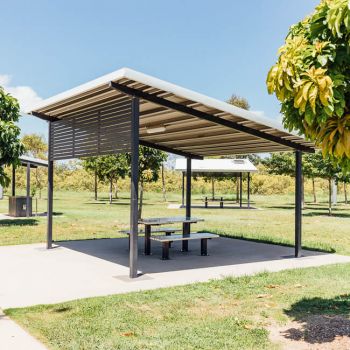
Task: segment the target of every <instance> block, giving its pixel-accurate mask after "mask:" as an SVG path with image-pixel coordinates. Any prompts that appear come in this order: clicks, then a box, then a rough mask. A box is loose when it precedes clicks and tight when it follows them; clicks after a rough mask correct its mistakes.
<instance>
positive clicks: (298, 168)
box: [295, 151, 303, 258]
mask: <svg viewBox="0 0 350 350" xmlns="http://www.w3.org/2000/svg"><path fill="white" fill-rule="evenodd" d="M302 176H303V175H302V152H301V151H296V152H295V257H296V258H298V257H300V256H301V230H302Z"/></svg>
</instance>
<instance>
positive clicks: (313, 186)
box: [312, 177, 317, 204]
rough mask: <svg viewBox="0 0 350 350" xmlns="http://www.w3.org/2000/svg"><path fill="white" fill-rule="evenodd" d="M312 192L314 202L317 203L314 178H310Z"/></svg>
mask: <svg viewBox="0 0 350 350" xmlns="http://www.w3.org/2000/svg"><path fill="white" fill-rule="evenodd" d="M312 193H313V195H314V203H315V204H316V203H317V197H316V186H315V178H314V177H313V178H312Z"/></svg>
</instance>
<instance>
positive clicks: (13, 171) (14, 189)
mask: <svg viewBox="0 0 350 350" xmlns="http://www.w3.org/2000/svg"><path fill="white" fill-rule="evenodd" d="M15 195H16V168H15V166H14V165H12V196H13V197H14V196H15Z"/></svg>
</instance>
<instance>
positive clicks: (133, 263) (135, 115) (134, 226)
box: [129, 97, 140, 278]
mask: <svg viewBox="0 0 350 350" xmlns="http://www.w3.org/2000/svg"><path fill="white" fill-rule="evenodd" d="M131 103H132V106H131V107H132V108H131V109H132V111H131V193H130V196H131V198H130V249H129V276H130V278H136V277H137V275H138V271H137V265H138V248H137V247H138V244H137V243H138V197H139V195H138V193H139V191H138V188H139V119H140V103H139V99H138V98H137V97H133V98H132V102H131Z"/></svg>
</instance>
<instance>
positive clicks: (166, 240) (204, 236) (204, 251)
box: [151, 232, 219, 260]
mask: <svg viewBox="0 0 350 350" xmlns="http://www.w3.org/2000/svg"><path fill="white" fill-rule="evenodd" d="M218 237H219V236H218V235H216V234H214V233H210V232H194V233H190V234H185V235H168V236H152V237H151V239H152V240H153V241H157V242H161V243H162V247H163V248H162V260H169V244H170V242H176V241H191V240H195V239H200V240H201V255H202V256H207V255H208V248H207V247H208V245H207V242H208V239H212V238H218Z"/></svg>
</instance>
